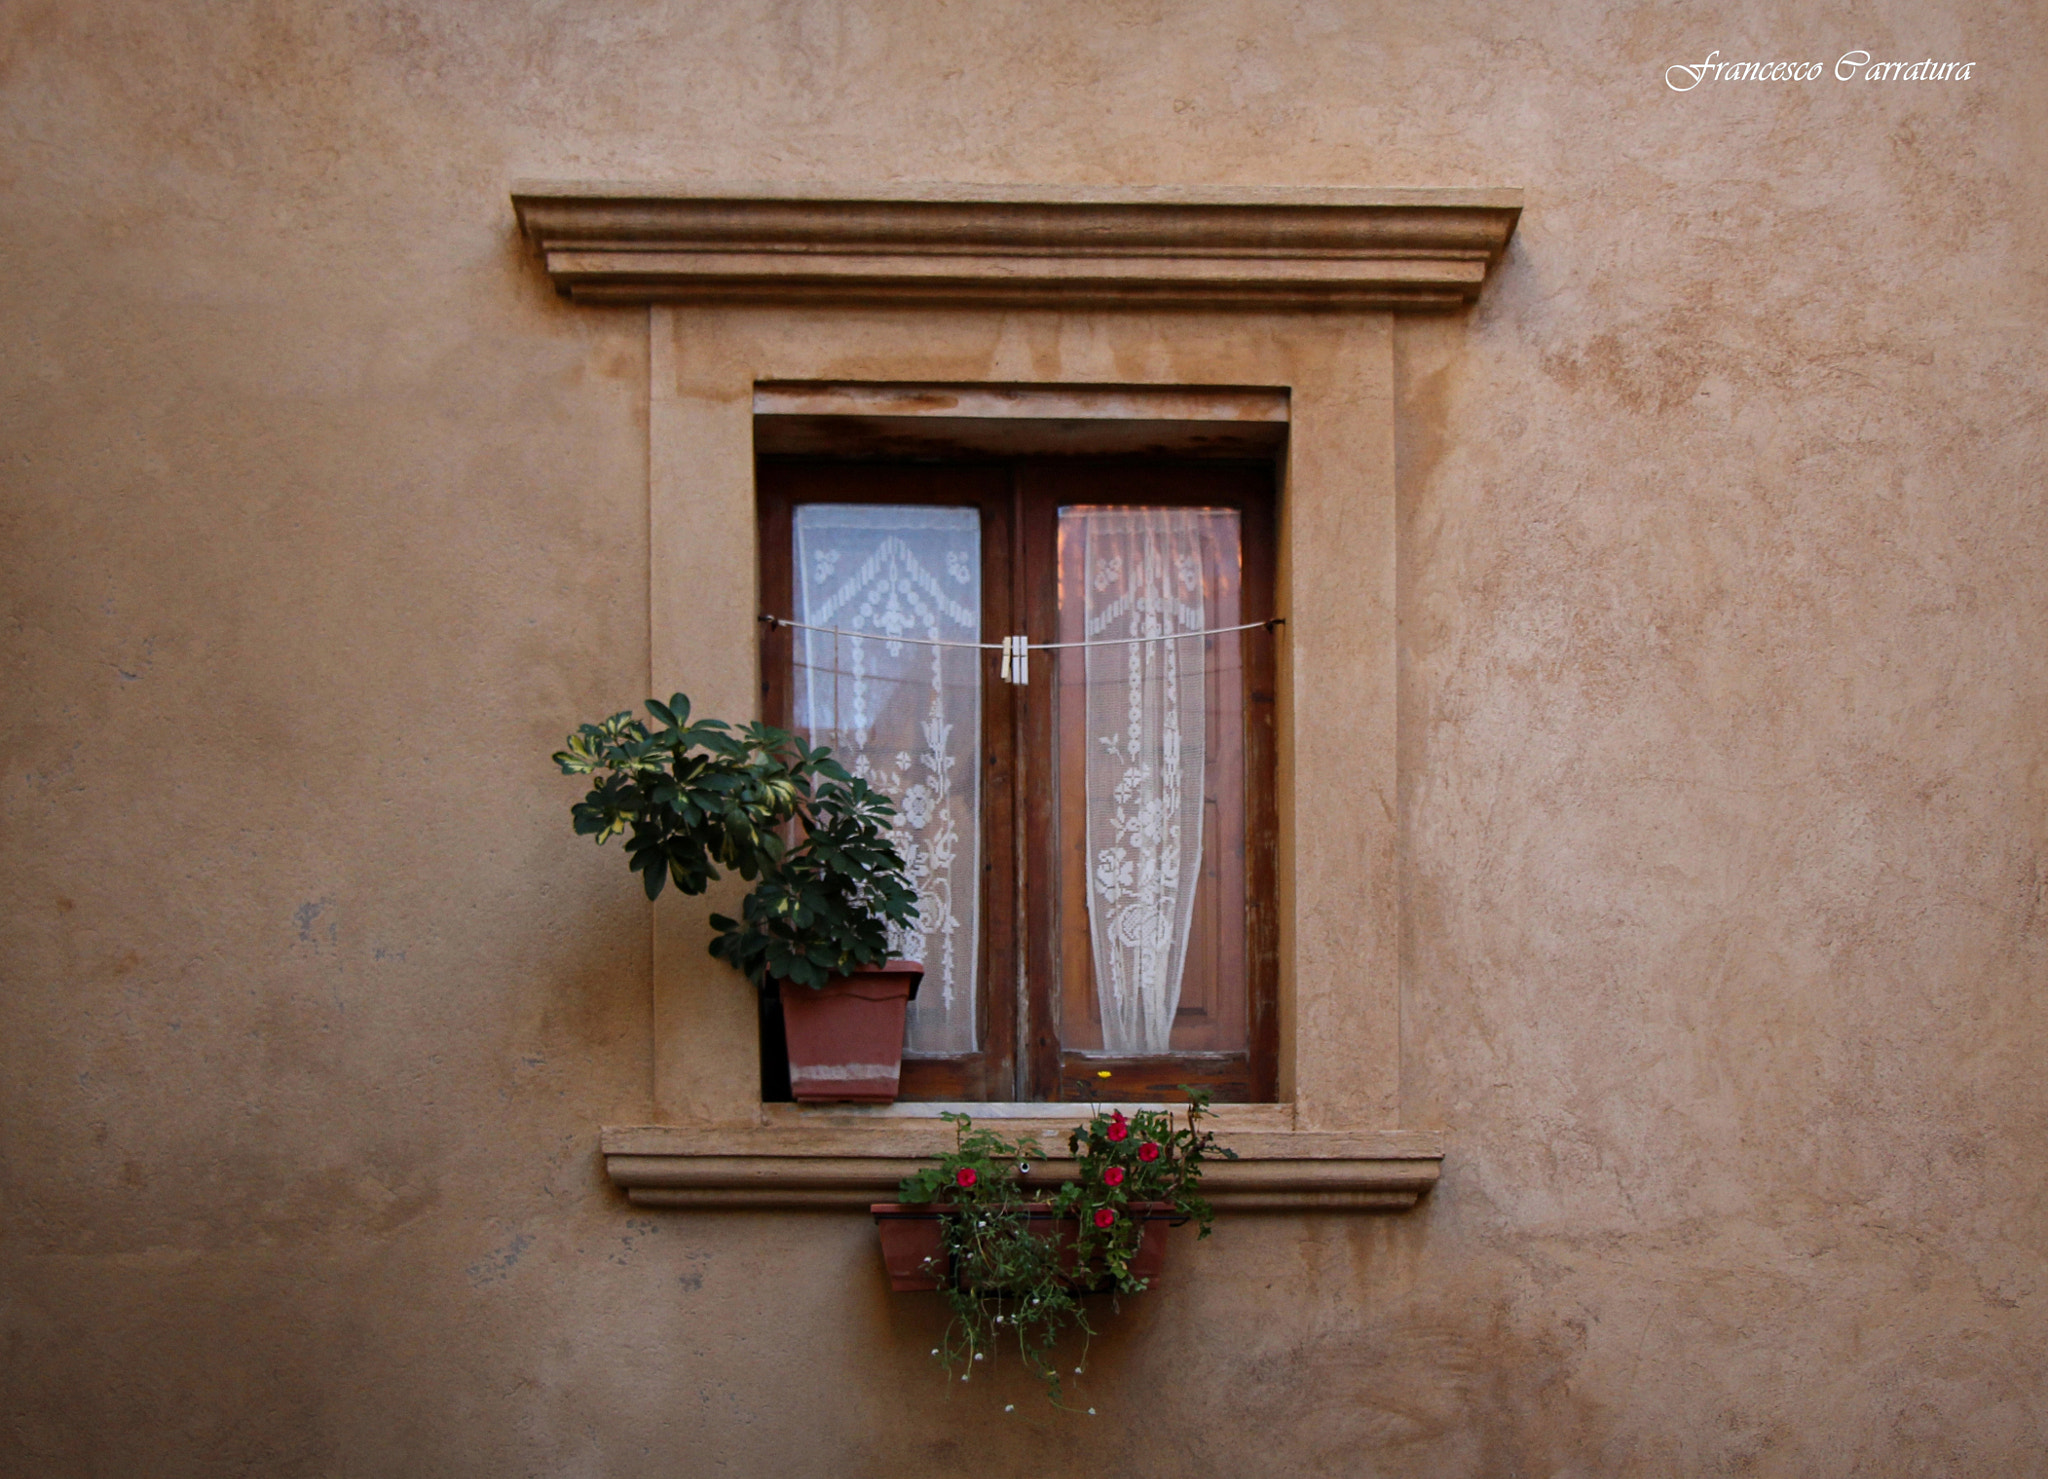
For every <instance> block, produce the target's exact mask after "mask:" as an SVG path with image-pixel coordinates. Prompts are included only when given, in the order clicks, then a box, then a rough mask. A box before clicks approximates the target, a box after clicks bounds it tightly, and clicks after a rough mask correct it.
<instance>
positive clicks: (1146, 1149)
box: [1138, 1140, 1159, 1161]
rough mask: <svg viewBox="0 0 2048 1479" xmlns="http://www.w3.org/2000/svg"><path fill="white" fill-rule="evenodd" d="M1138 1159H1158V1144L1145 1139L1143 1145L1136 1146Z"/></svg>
mask: <svg viewBox="0 0 2048 1479" xmlns="http://www.w3.org/2000/svg"><path fill="white" fill-rule="evenodd" d="M1138 1159H1139V1160H1141V1161H1156V1160H1158V1159H1159V1146H1158V1143H1157V1142H1156V1141H1151V1140H1147V1141H1146V1142H1145V1143H1144V1144H1143V1145H1141V1146H1139V1147H1138Z"/></svg>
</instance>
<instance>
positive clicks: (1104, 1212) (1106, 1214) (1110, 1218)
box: [1095, 1207, 1116, 1227]
mask: <svg viewBox="0 0 2048 1479" xmlns="http://www.w3.org/2000/svg"><path fill="white" fill-rule="evenodd" d="M1114 1221H1116V1208H1114V1207H1097V1208H1096V1209H1095V1225H1096V1226H1097V1227H1108V1226H1109V1225H1110V1224H1111V1223H1112V1222H1114Z"/></svg>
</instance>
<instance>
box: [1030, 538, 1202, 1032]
mask: <svg viewBox="0 0 2048 1479" xmlns="http://www.w3.org/2000/svg"><path fill="white" fill-rule="evenodd" d="M1060 520H1061V524H1062V526H1063V530H1062V532H1063V535H1064V536H1065V537H1068V538H1073V539H1077V540H1079V541H1080V548H1081V571H1082V586H1083V590H1082V603H1083V622H1082V630H1083V634H1084V636H1085V637H1086V638H1087V639H1088V640H1089V641H1091V642H1100V641H1102V640H1103V639H1105V638H1116V637H1160V636H1171V635H1172V634H1173V633H1176V632H1199V631H1201V630H1202V629H1203V628H1204V627H1205V626H1207V625H1208V622H1207V620H1206V610H1207V602H1206V601H1205V599H1204V588H1203V578H1202V571H1203V550H1204V544H1205V541H1206V542H1207V543H1208V545H1209V547H1210V548H1214V547H1215V546H1216V544H1217V543H1218V542H1220V541H1227V543H1228V545H1229V546H1230V547H1232V548H1234V547H1235V545H1236V542H1237V527H1236V525H1237V515H1236V513H1235V512H1233V511H1231V510H1228V509H1201V508H1074V509H1063V510H1062V511H1061V514H1060ZM1083 653H1084V656H1083V661H1084V662H1085V664H1086V673H1087V694H1088V697H1087V724H1088V730H1087V734H1088V762H1087V774H1086V778H1085V779H1086V786H1087V818H1088V821H1087V844H1088V858H1089V860H1090V873H1089V880H1088V929H1089V939H1090V944H1091V946H1092V947H1093V953H1094V960H1095V990H1096V996H1097V1000H1098V1003H1099V1005H1100V1008H1101V1012H1102V1035H1103V1049H1104V1050H1105V1051H1106V1052H1109V1053H1112V1054H1127V1055H1134V1056H1135V1055H1151V1054H1160V1053H1165V1052H1167V1051H1168V1050H1169V1043H1170V1039H1171V1038H1172V1035H1173V1019H1174V1013H1175V1012H1176V1011H1177V1010H1178V1009H1179V1006H1180V988H1181V970H1182V966H1183V965H1184V963H1185V961H1186V958H1187V947H1188V924H1189V920H1190V918H1191V916H1192V913H1193V909H1194V900H1195V887H1196V884H1197V882H1198V880H1199V876H1200V871H1201V868H1200V865H1201V857H1202V803H1203V795H1204V791H1203V786H1204V781H1205V779H1206V777H1205V775H1204V766H1205V763H1206V755H1205V747H1206V720H1207V715H1206V713H1205V708H1206V704H1205V696H1206V674H1205V673H1204V671H1203V656H1202V653H1203V646H1202V639H1201V638H1200V637H1190V638H1185V639H1182V640H1178V641H1150V642H1118V643H1113V644H1112V645H1106V646H1091V647H1088V648H1085V649H1083Z"/></svg>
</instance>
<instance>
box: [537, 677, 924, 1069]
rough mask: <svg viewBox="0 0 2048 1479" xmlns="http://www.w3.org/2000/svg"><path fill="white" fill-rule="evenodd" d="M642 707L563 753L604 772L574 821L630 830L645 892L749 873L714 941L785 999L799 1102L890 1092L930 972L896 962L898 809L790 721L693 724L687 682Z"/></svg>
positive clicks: (584, 768)
mask: <svg viewBox="0 0 2048 1479" xmlns="http://www.w3.org/2000/svg"><path fill="white" fill-rule="evenodd" d="M647 712H648V714H649V716H650V717H651V719H652V720H653V723H652V725H651V726H650V725H648V724H643V723H642V722H641V721H640V720H638V719H635V718H634V717H633V716H632V714H631V712H630V711H629V712H624V713H618V714H614V715H612V716H611V717H610V718H609V719H606V720H604V721H603V722H602V723H599V724H585V725H582V726H580V727H579V728H578V729H577V730H576V732H575V733H574V734H572V735H570V736H569V741H568V748H567V749H565V750H559V751H557V752H556V754H555V756H554V759H555V763H556V764H557V765H559V766H560V767H561V768H562V773H563V774H564V775H582V776H593V777H595V780H594V783H593V784H592V786H591V789H590V792H589V794H588V795H587V796H585V797H584V798H583V800H581V801H579V802H577V803H576V805H575V807H574V808H573V810H572V813H571V814H572V817H573V820H574V823H575V828H576V831H577V832H578V833H580V834H583V835H586V836H594V837H595V838H596V839H597V841H598V842H599V844H603V843H606V842H609V841H610V840H611V839H612V838H614V837H617V836H620V835H622V834H623V835H624V836H625V838H626V844H625V845H626V857H627V866H628V867H629V868H631V869H632V871H634V872H636V873H638V874H639V875H640V881H641V884H642V885H643V886H644V887H645V889H646V891H647V897H648V898H649V899H650V900H651V899H657V898H660V897H661V891H662V889H663V888H664V887H665V886H666V885H668V884H670V883H673V884H674V885H675V886H676V887H677V888H678V889H680V890H681V891H682V892H683V893H686V894H701V893H703V892H704V890H705V889H707V888H709V887H710V886H711V884H712V883H714V882H716V881H717V879H718V878H719V877H720V876H721V874H722V873H725V872H732V873H737V874H738V875H739V876H740V877H742V878H744V879H748V880H750V881H753V882H754V888H753V890H752V891H751V892H750V893H748V895H747V896H746V899H745V902H744V903H743V904H742V906H741V910H740V916H741V917H740V918H739V919H737V920H735V919H731V918H728V917H727V916H725V915H722V914H713V915H712V916H711V927H712V929H713V930H715V931H716V932H717V933H716V935H715V936H714V938H713V939H712V941H711V953H712V954H713V955H714V956H717V957H718V958H719V959H721V960H724V961H727V962H728V963H730V964H731V965H732V966H733V967H735V968H736V969H738V970H739V971H741V972H742V973H743V974H744V975H746V977H747V978H748V979H749V980H751V981H752V982H753V983H754V985H755V986H756V987H757V988H758V989H760V990H761V991H763V992H764V993H775V994H778V995H779V996H780V999H781V1004H782V1009H783V1014H784V1019H785V1022H786V1025H787V1029H788V1037H789V1059H790V1082H791V1087H792V1089H793V1091H794V1093H795V1095H796V1097H797V1099H799V1100H803V1101H812V1102H847V1101H851V1102H856V1103H885V1104H886V1103H888V1102H889V1101H891V1100H893V1099H894V1098H895V1097H896V1084H897V1077H898V1074H899V1072H900V1070H901V1065H902V1057H903V1020H904V1012H905V1010H906V1008H907V1006H908V1003H909V1001H910V999H911V997H913V996H914V995H915V994H916V991H917V983H918V981H919V980H920V979H921V977H922V976H923V974H924V968H923V967H922V966H921V965H919V964H918V963H917V962H915V961H903V960H891V959H890V958H889V929H890V926H892V925H894V926H897V927H899V928H901V927H905V926H908V925H910V924H912V923H913V922H914V921H915V920H916V918H917V896H916V894H915V893H914V892H913V890H912V889H911V887H910V883H909V880H908V878H907V877H906V875H905V868H904V862H903V858H902V855H901V854H899V853H898V852H897V851H896V849H895V847H894V846H893V845H892V844H891V842H890V841H889V826H890V823H891V821H892V819H893V818H894V816H895V814H896V809H895V807H894V806H893V805H892V804H891V803H890V801H889V798H888V797H886V796H883V795H882V794H881V793H879V792H877V791H875V790H874V789H873V788H871V787H870V786H869V785H868V784H867V783H866V782H865V781H862V780H859V779H856V778H855V777H853V776H851V775H849V774H848V773H847V772H846V769H845V767H843V766H842V765H840V764H839V762H838V761H836V760H834V759H833V758H832V752H831V751H830V750H829V749H826V748H824V747H813V746H810V745H807V744H805V743H804V742H803V741H802V740H801V739H798V738H797V737H796V736H795V735H792V734H789V733H787V732H785V731H783V730H780V729H776V728H773V727H771V726H769V725H766V724H758V723H757V724H749V725H747V726H746V727H745V728H744V729H738V730H735V729H734V728H733V726H732V725H730V724H727V723H725V722H724V721H723V720H719V719H697V720H694V721H693V720H692V719H691V717H690V701H689V699H688V698H687V697H685V696H684V695H683V694H680V693H678V694H676V695H675V696H674V697H673V698H671V699H670V700H669V701H668V702H667V703H665V704H664V703H658V702H656V701H655V700H653V699H649V700H648V701H647ZM792 832H793V833H794V837H793V839H792V838H791V837H789V836H786V835H785V834H788V833H792Z"/></svg>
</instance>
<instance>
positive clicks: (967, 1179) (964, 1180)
mask: <svg viewBox="0 0 2048 1479" xmlns="http://www.w3.org/2000/svg"><path fill="white" fill-rule="evenodd" d="M979 1180H981V1178H980V1177H979V1176H977V1175H975V1174H974V1167H972V1166H962V1167H961V1168H960V1169H959V1170H957V1171H955V1172H954V1173H953V1184H954V1185H955V1186H972V1185H974V1183H975V1182H977V1181H979Z"/></svg>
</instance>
